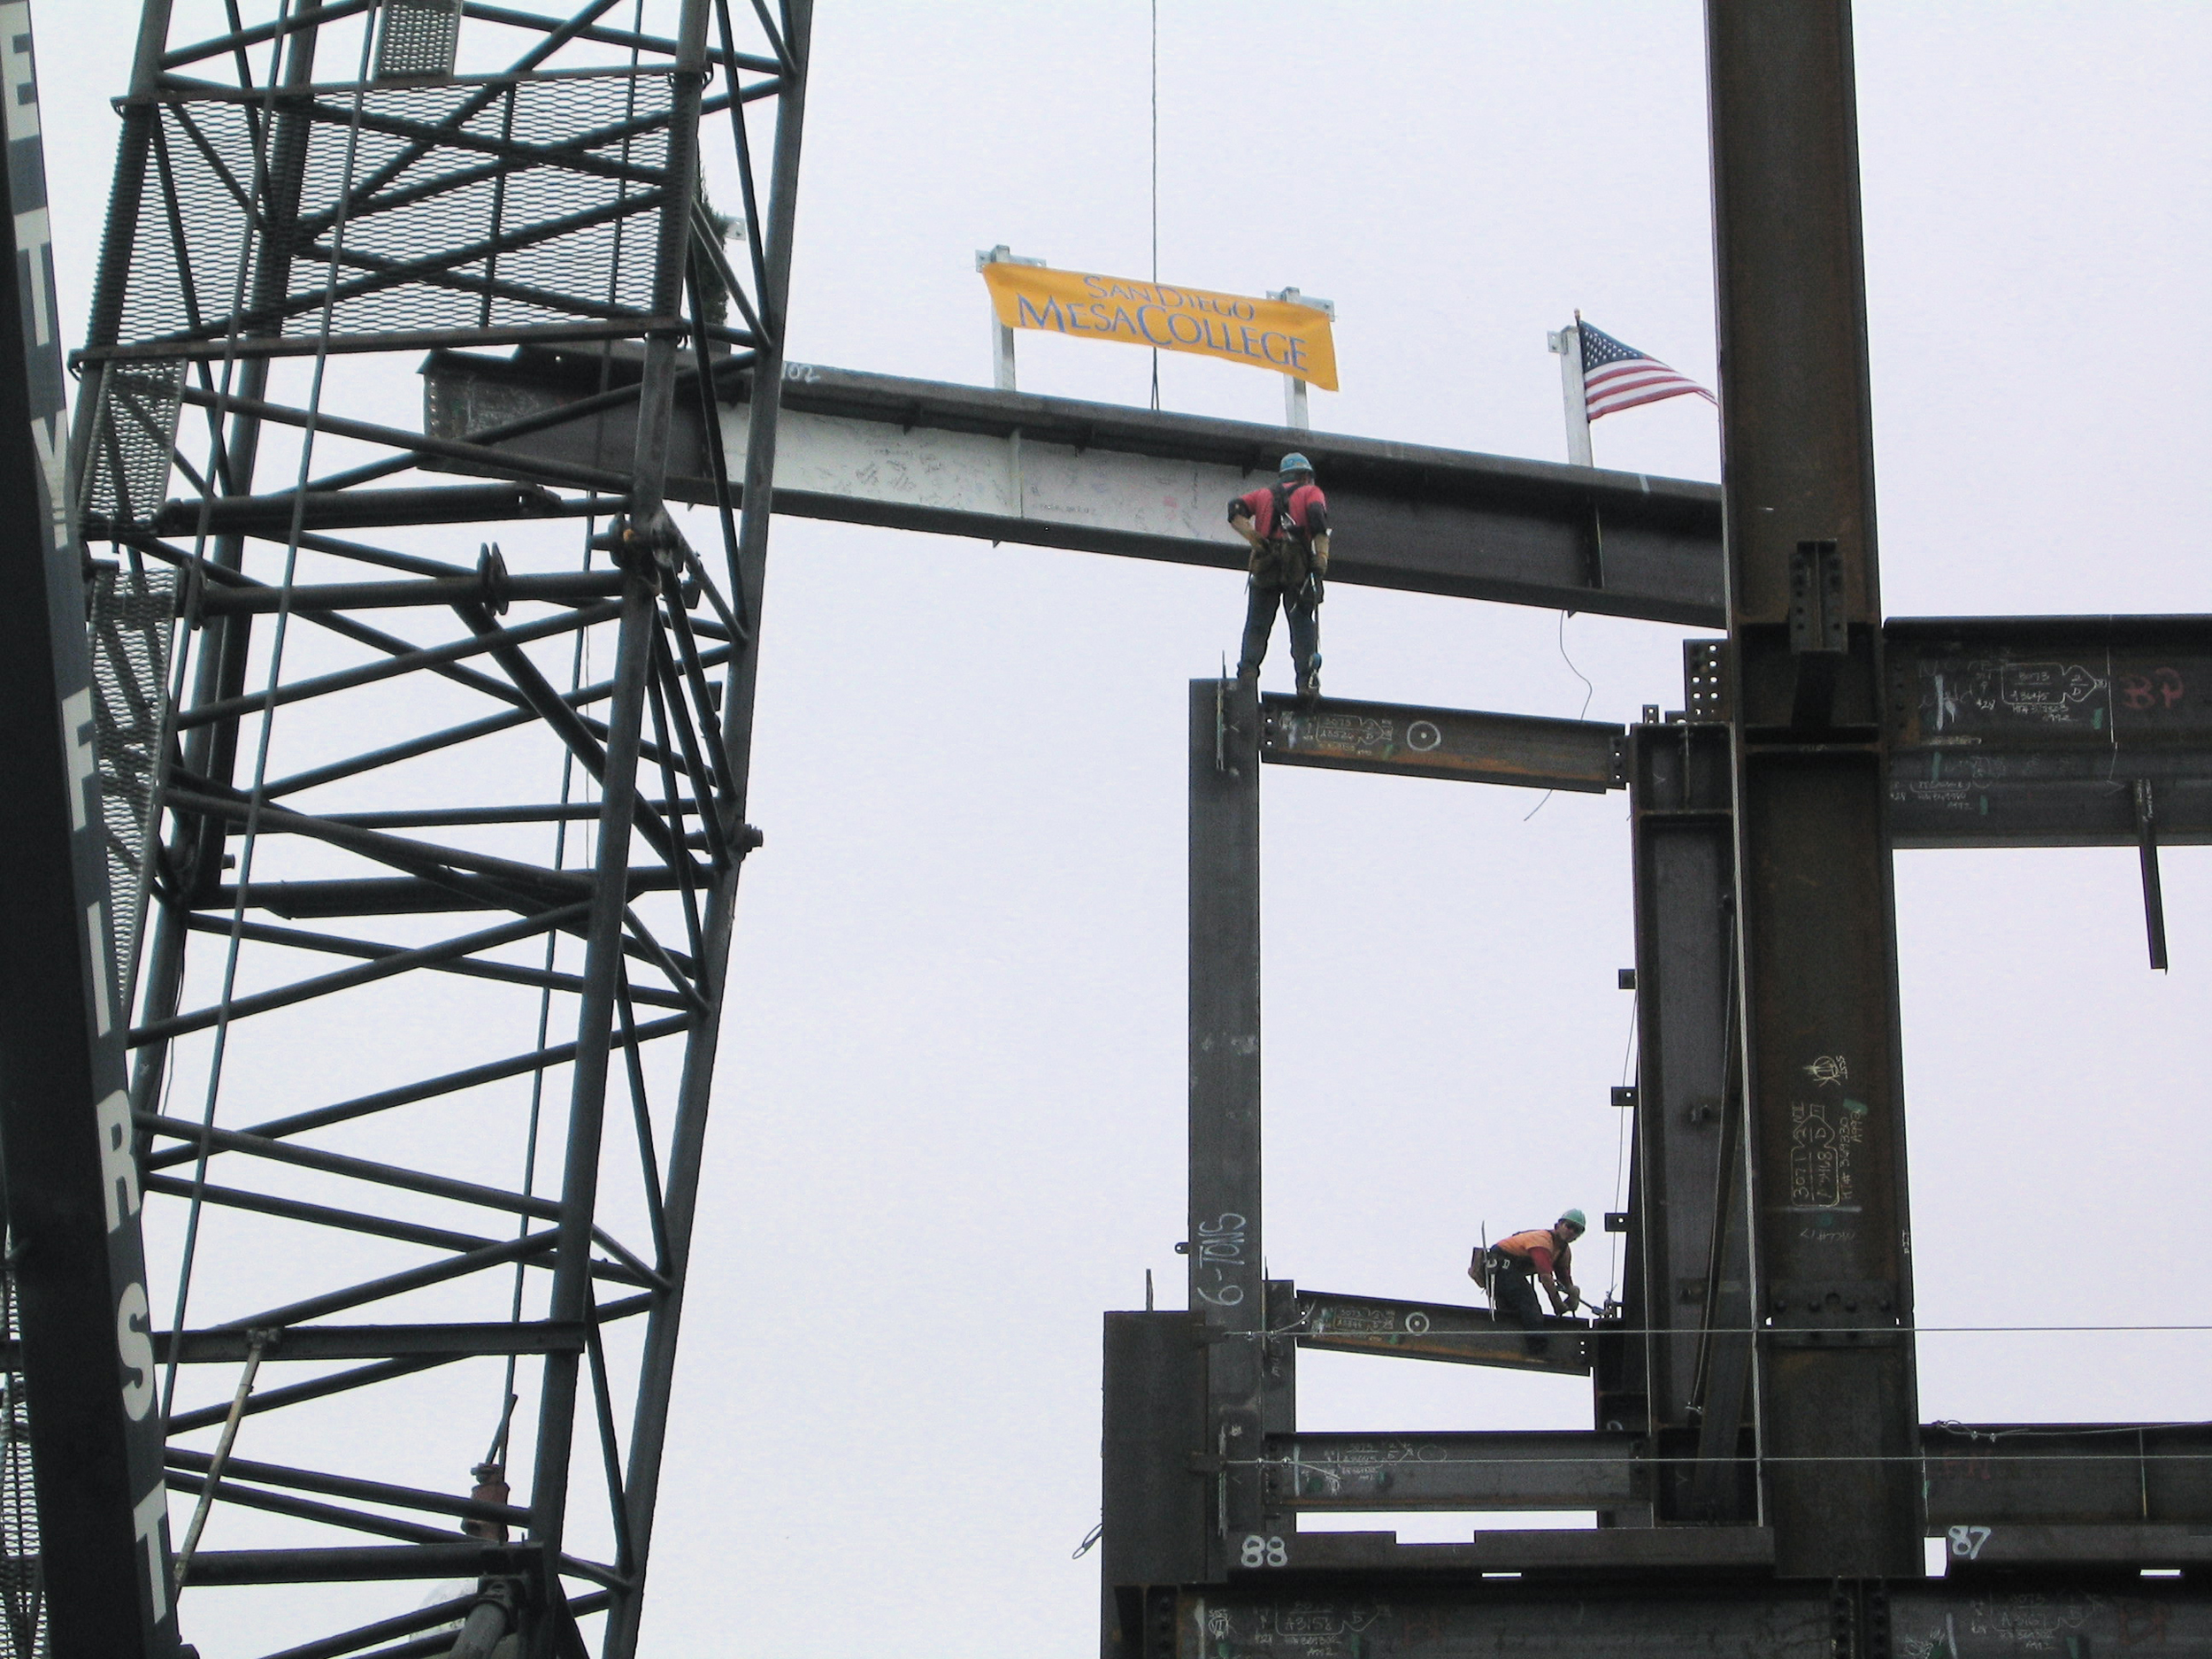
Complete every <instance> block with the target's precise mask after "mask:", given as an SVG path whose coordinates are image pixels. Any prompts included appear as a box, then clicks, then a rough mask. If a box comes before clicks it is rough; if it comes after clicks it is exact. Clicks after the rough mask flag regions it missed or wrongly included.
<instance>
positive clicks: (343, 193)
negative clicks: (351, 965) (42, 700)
mask: <svg viewBox="0 0 2212 1659" xmlns="http://www.w3.org/2000/svg"><path fill="white" fill-rule="evenodd" d="M287 9H288V8H287ZM375 37H376V31H375V29H374V28H373V27H368V26H367V25H364V27H363V28H362V31H361V61H360V64H359V65H357V70H356V73H355V77H354V86H353V107H352V110H351V111H350V112H349V117H348V119H347V123H346V148H345V162H344V165H343V168H342V172H341V173H340V179H341V186H340V191H339V196H338V204H337V208H336V211H335V212H334V216H333V218H332V221H331V232H330V257H329V259H328V260H327V261H326V265H325V268H324V274H323V303H322V312H321V315H320V317H319V319H318V320H317V324H316V334H315V353H314V357H313V358H312V363H313V365H314V366H313V372H312V374H311V380H310V382H309V387H308V397H307V408H306V411H305V414H306V419H305V420H304V421H303V424H302V427H301V432H300V450H299V467H298V471H297V474H296V481H295V483H294V485H293V490H292V519H291V524H290V526H288V533H287V534H286V537H285V548H284V575H283V579H282V580H281V581H280V583H279V584H278V592H277V610H276V621H275V626H274V630H273V633H272V634H271V636H270V641H269V672H268V677H267V682H266V689H265V692H264V693H263V700H262V706H261V710H260V714H261V726H260V730H259V732H258V733H257V735H256V738H255V749H254V770H253V787H252V788H251V790H250V793H249V794H248V795H247V798H246V823H245V830H244V833H243V834H242V836H241V838H240V841H239V849H238V879H237V882H236V885H235V887H234V894H235V896H234V899H233V901H232V903H231V914H230V931H229V937H228V939H227V941H226V945H225V950H224V956H223V979H222V990H221V993H220V995H219V996H218V997H217V999H216V1004H215V1028H214V1036H213V1042H212V1046H211V1052H210V1055H209V1058H208V1073H207V1089H206V1092H205V1094H204V1097H203V1101H202V1105H201V1111H200V1148H199V1156H197V1157H196V1159H195V1160H194V1162H193V1166H192V1197H191V1202H190V1207H189V1209H188V1211H187V1213H186V1217H185V1229H184V1248H183V1252H182V1256H181V1259H180V1263H179V1264H178V1269H177V1294H176V1301H175V1303H174V1306H173V1317H172V1319H171V1322H170V1327H169V1328H170V1329H171V1330H172V1331H173V1332H175V1333H179V1335H181V1334H182V1333H183V1330H184V1320H185V1312H186V1309H187V1307H188V1304H189V1302H190V1298H191V1292H192V1269H193V1264H194V1262H195V1260H196V1256H197V1254H198V1249H199V1233H200V1216H201V1214H202V1212H203V1210H204V1207H205V1202H206V1192H207V1165H208V1159H209V1157H210V1156H211V1153H212V1151H213V1139H212V1131H213V1129H214V1126H215V1108H216V1102H217V1101H218V1100H219V1097H220V1095H221V1093H222V1085H223V1064H224V1060H225V1058H226V1056H227V1052H228V1048H229V1042H230V1020H231V1009H232V1004H233V1002H234V995H235V992H236V990H237V981H238V957H239V950H240V946H241V944H242V941H243V939H244V934H245V926H246V902H247V896H248V895H249V893H250V891H251V884H252V880H253V860H254V854H255V851H256V849H257V848H258V846H259V844H260V833H261V815H262V812H263V810H265V808H266V806H267V805H268V782H269V748H270V742H271V739H272V737H273V733H274V731H275V727H276V711H277V691H278V687H279V685H280V680H281V678H282V674H283V670H284V646H285V639H286V635H287V634H288V631H289V628H290V626H291V620H292V595H293V590H294V588H295V585H296V577H297V574H298V570H299V556H300V541H301V538H302V536H303V534H305V530H306V512H307V484H308V480H310V479H311V477H312V476H313V464H314V458H315V436H316V431H317V423H318V422H319V419H320V418H321V414H322V398H323V382H324V380H325V376H326V371H327V370H328V367H329V364H330V336H331V328H332V325H333V322H334V319H335V314H336V311H337V303H338V293H337V290H338V273H339V269H340V265H341V263H342V258H343V256H344V253H345V245H346V230H347V227H348V225H349V212H350V209H351V205H352V199H353V180H354V173H355V170H356V167H357V164H358V161H359V158H360V147H361V119H362V114H363V108H364V104H365V101H366V98H367V96H368V80H369V63H370V55H371V52H372V50H373V47H374V42H375ZM279 61H280V60H279V59H275V58H273V60H272V63H271V73H270V77H269V88H270V92H269V101H270V104H271V107H273V98H274V91H275V88H276V84H277V80H278V75H277V73H276V71H277V64H278V62H279ZM270 125H271V126H273V118H272V119H271V122H270ZM260 171H261V173H262V175H263V176H262V190H261V195H262V197H263V199H267V196H268V189H269V186H268V180H267V163H266V156H265V155H264V157H263V158H262V162H261V167H260ZM252 229H253V227H252V225H251V224H249V227H248V234H247V239H246V240H247V246H248V247H250V245H251V234H252ZM245 257H246V251H245V250H243V249H242V250H241V260H242V262H243V261H244V259H245ZM238 281H239V284H240V288H239V300H240V303H239V304H238V305H236V306H234V309H233V311H232V313H231V314H232V319H233V321H232V327H233V336H232V340H233V343H232V346H231V350H232V351H233V352H235V349H236V347H235V339H236V328H237V319H238V317H239V314H240V312H241V311H242V309H243V283H244V271H243V269H241V271H240V272H239V274H238ZM225 378H226V380H227V379H228V372H227V370H226V376H225ZM201 511H202V524H203V526H204V525H205V522H206V514H207V512H208V511H210V504H209V501H208V498H207V497H203V498H202V510H201ZM181 1350H182V1344H181V1343H177V1344H176V1345H175V1346H173V1348H172V1349H171V1351H170V1358H169V1371H168V1375H167V1376H166V1378H165V1379H164V1381H163V1386H162V1402H161V1406H162V1412H163V1414H164V1415H165V1416H166V1415H167V1414H168V1413H169V1412H170V1410H171V1409H172V1408H173V1404H174V1402H175V1399H176V1390H177V1367H178V1365H179V1363H180V1353H181Z"/></svg>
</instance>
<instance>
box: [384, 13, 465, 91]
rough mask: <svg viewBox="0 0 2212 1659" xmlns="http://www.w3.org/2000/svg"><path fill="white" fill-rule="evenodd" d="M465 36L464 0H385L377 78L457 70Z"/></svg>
mask: <svg viewBox="0 0 2212 1659" xmlns="http://www.w3.org/2000/svg"><path fill="white" fill-rule="evenodd" d="M460 39H461V0H384V17H383V28H382V30H381V31H380V33H379V35H378V36H377V42H376V78H377V79H378V80H379V81H400V80H406V79H409V78H412V77H420V76H436V77H438V78H441V79H442V78H443V77H445V76H447V75H449V74H451V73H453V58H454V53H455V50H456V49H457V47H458V45H459V43H460Z"/></svg>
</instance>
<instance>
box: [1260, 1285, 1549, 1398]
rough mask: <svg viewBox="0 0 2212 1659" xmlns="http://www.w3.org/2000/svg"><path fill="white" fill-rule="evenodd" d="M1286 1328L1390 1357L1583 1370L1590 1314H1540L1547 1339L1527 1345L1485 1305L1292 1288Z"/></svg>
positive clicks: (1308, 1341)
mask: <svg viewBox="0 0 2212 1659" xmlns="http://www.w3.org/2000/svg"><path fill="white" fill-rule="evenodd" d="M1296 1307H1297V1319H1296V1323H1295V1324H1294V1326H1292V1328H1293V1329H1294V1330H1295V1331H1296V1332H1297V1333H1298V1346H1299V1347H1300V1348H1321V1349H1325V1350H1326V1351H1329V1352H1332V1353H1337V1354H1375V1355H1380V1356H1384V1357H1386V1358H1391V1359H1426V1360H1441V1361H1443V1362H1445V1363H1448V1364H1453V1365H1492V1366H1499V1367H1502V1368H1503V1369H1505V1370H1508V1371H1553V1372H1556V1373H1557V1374H1559V1375H1561V1376H1567V1377H1587V1376H1588V1375H1589V1374H1590V1362H1591V1355H1590V1329H1591V1327H1590V1322H1589V1321H1588V1320H1587V1319H1578V1318H1574V1317H1561V1316H1558V1315H1553V1316H1550V1317H1547V1318H1546V1319H1545V1321H1544V1329H1545V1332H1546V1337H1545V1341H1546V1347H1545V1349H1544V1352H1543V1353H1541V1354H1532V1353H1531V1352H1530V1351H1529V1340H1528V1333H1527V1332H1525V1331H1524V1330H1523V1329H1522V1328H1521V1327H1520V1326H1518V1325H1500V1324H1499V1323H1498V1322H1497V1316H1496V1315H1494V1313H1492V1312H1491V1310H1489V1309H1487V1308H1463V1307H1455V1306H1453V1305H1452V1304H1450V1303H1448V1302H1392V1301H1389V1300H1387V1299H1386V1298H1384V1297H1381V1296H1345V1295H1340V1294H1336V1293H1334V1292H1332V1291H1325V1290H1302V1291H1299V1292H1298V1293H1297V1302H1296Z"/></svg>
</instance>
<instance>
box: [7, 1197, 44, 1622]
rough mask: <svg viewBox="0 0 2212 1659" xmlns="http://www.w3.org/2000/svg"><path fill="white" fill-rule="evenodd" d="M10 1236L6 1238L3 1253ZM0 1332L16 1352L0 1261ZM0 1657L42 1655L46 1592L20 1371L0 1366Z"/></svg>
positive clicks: (16, 1325) (12, 1305)
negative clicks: (41, 1563)
mask: <svg viewBox="0 0 2212 1659" xmlns="http://www.w3.org/2000/svg"><path fill="white" fill-rule="evenodd" d="M13 1253H14V1240H13V1239H12V1237H11V1238H10V1240H9V1254H10V1255H11V1256H12V1255H13ZM0 1331H4V1333H5V1335H6V1338H7V1351H8V1352H9V1353H11V1354H12V1353H14V1352H16V1351H17V1345H18V1344H19V1342H20V1341H21V1340H22V1336H23V1333H22V1329H21V1325H20V1322H19V1319H18V1318H17V1314H16V1299H15V1270H14V1269H13V1268H11V1267H7V1266H5V1265H0ZM0 1432H4V1435H5V1438H4V1440H0V1659H46V1653H47V1640H46V1596H45V1593H44V1585H43V1583H42V1578H41V1574H40V1571H39V1557H38V1509H37V1506H36V1504H35V1502H33V1495H32V1492H31V1431H30V1425H29V1424H28V1423H27V1421H26V1419H25V1417H24V1412H23V1373H22V1372H21V1371H0Z"/></svg>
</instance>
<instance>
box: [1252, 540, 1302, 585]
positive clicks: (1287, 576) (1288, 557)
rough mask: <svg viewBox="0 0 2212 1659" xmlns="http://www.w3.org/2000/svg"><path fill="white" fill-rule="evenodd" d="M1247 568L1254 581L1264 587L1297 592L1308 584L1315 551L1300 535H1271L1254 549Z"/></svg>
mask: <svg viewBox="0 0 2212 1659" xmlns="http://www.w3.org/2000/svg"><path fill="white" fill-rule="evenodd" d="M1247 568H1248V569H1249V570H1250V572H1252V580H1254V581H1256V582H1258V583H1260V584H1261V585H1262V586H1263V587H1271V588H1290V589H1293V590H1295V589H1297V588H1302V587H1304V586H1305V585H1306V575H1307V572H1310V570H1311V569H1312V568H1313V549H1311V548H1310V547H1308V546H1307V545H1306V543H1305V542H1304V541H1303V540H1302V539H1301V538H1300V537H1298V536H1294V535H1279V536H1270V537H1269V538H1268V539H1267V540H1266V541H1263V542H1261V543H1260V545H1259V546H1257V547H1256V548H1254V549H1252V558H1251V563H1250V564H1249V565H1248V567H1247Z"/></svg>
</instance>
